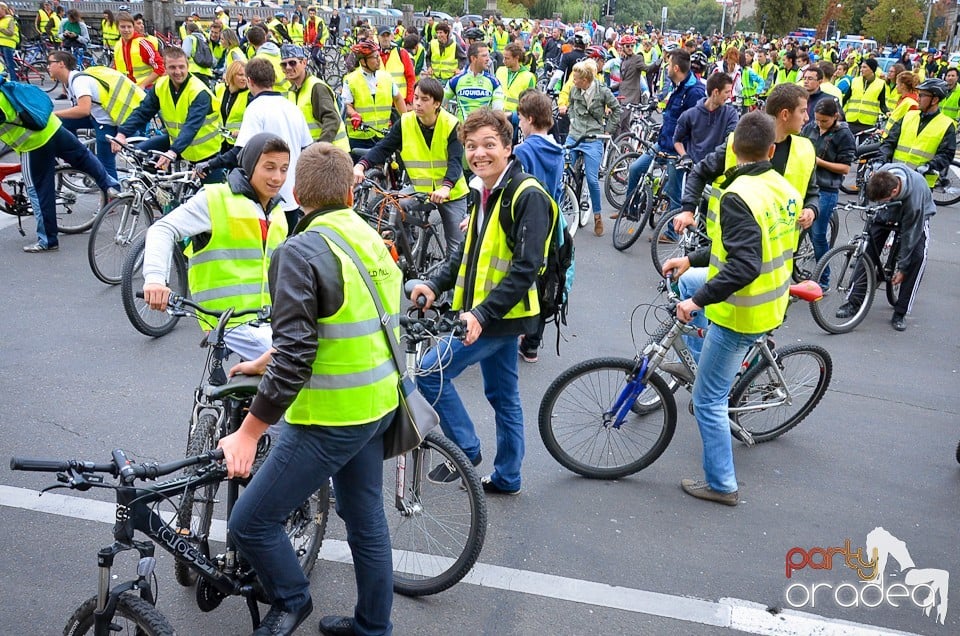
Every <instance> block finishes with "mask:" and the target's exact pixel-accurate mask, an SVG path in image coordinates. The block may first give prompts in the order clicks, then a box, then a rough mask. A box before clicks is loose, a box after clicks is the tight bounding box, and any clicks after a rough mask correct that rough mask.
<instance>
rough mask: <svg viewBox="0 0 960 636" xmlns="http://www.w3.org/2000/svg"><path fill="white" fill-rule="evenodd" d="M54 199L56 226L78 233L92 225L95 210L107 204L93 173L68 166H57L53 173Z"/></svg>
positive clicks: (66, 232) (59, 228) (68, 232)
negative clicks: (91, 174) (92, 175)
mask: <svg viewBox="0 0 960 636" xmlns="http://www.w3.org/2000/svg"><path fill="white" fill-rule="evenodd" d="M54 187H55V188H56V200H57V230H59V231H60V232H63V233H64V234H80V233H82V232H86V231H87V230H89V229H90V228H91V227H93V222H94V220H96V218H97V212H99V211H100V209H101V208H103V206H104V205H105V204H106V202H107V197H106V195H105V194H104V193H103V192H101V191H100V188H98V187H97V184H96V183H95V182H94V181H93V177H91V176H90V175H88V174H87V173H85V172H81V171H80V170H76V169H74V168H69V167H66V166H64V167H61V168H57V170H56V172H55V173H54Z"/></svg>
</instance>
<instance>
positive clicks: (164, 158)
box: [157, 150, 177, 170]
mask: <svg viewBox="0 0 960 636" xmlns="http://www.w3.org/2000/svg"><path fill="white" fill-rule="evenodd" d="M176 159H177V153H175V152H174V151H172V150H168V151H166V152H165V153H163V154H162V155H160V156H159V157H157V170H166V169H167V167H168V166H169V165H170V164H171V163H172V162H174V161H176Z"/></svg>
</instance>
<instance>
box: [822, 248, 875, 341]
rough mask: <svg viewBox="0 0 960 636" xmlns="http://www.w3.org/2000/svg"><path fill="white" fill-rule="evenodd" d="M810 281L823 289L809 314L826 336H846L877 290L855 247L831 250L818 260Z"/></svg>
mask: <svg viewBox="0 0 960 636" xmlns="http://www.w3.org/2000/svg"><path fill="white" fill-rule="evenodd" d="M813 280H815V281H817V282H818V283H820V286H821V287H823V288H824V289H825V291H824V293H823V298H821V299H820V300H818V301H817V302H812V303H810V313H811V315H812V316H813V320H814V321H815V322H816V323H817V324H818V325H819V326H820V328H821V329H823V330H824V331H826V332H828V333H847V332H848V331H852V330H853V329H854V328H855V327H856V326H857V325H859V324H860V323H861V322H863V319H864V318H866V316H867V312H868V311H870V305H871V304H873V296H874V293H875V292H876V289H877V273H876V271H875V270H874V265H873V262H872V261H871V260H870V258H869V257H868V256H867V255H866V254H857V246H856V245H841V246H840V247H835V248H833V249H832V250H830V251H829V252H827V253H826V254H824V255H823V258H822V259H820V262H819V263H818V264H817V269H816V271H814V273H813Z"/></svg>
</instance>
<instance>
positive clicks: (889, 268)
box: [880, 233, 900, 307]
mask: <svg viewBox="0 0 960 636" xmlns="http://www.w3.org/2000/svg"><path fill="white" fill-rule="evenodd" d="M899 252H900V235H899V234H898V233H891V235H890V236H888V237H887V240H886V241H884V243H883V249H882V250H881V251H880V262H881V263H883V264H884V271H885V273H886V278H887V281H886V285H885V287H886V293H887V302H888V303H890V306H891V307H895V306H896V304H897V301H898V300H900V284H899V283H898V284H896V285H894V284H893V283H891V282H890V279H891V278H893V273H894V272H895V271H896V269H897V258H898V257H899Z"/></svg>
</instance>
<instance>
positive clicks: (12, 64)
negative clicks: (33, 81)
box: [0, 46, 17, 80]
mask: <svg viewBox="0 0 960 636" xmlns="http://www.w3.org/2000/svg"><path fill="white" fill-rule="evenodd" d="M0 55H3V66H4V68H6V69H7V77H8V78H9V79H14V80H15V79H17V61H16V60H15V59H14V57H13V47H10V46H0Z"/></svg>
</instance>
